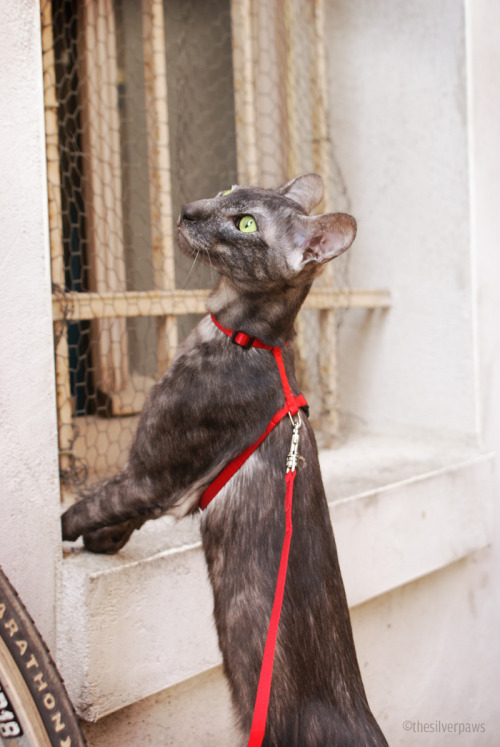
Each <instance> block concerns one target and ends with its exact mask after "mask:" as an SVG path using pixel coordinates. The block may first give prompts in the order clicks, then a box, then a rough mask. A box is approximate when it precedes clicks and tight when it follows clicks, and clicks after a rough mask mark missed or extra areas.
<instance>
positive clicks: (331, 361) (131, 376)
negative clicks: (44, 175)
mask: <svg viewBox="0 0 500 747" xmlns="http://www.w3.org/2000/svg"><path fill="white" fill-rule="evenodd" d="M321 8H322V6H321V3H320V2H318V0H316V1H315V2H313V0H232V1H231V0H213V1H212V2H210V3H206V2H204V1H203V0H164V1H163V2H162V1H161V0H142V2H140V0H42V1H41V12H42V37H43V38H42V46H43V63H44V88H45V103H46V135H47V162H48V188H49V218H50V237H51V258H52V281H53V308H54V320H55V343H56V384H57V402H58V416H59V444H60V460H61V475H62V478H63V483H64V484H65V485H66V486H67V487H69V488H72V487H77V486H79V485H81V484H83V483H85V482H86V481H88V480H93V479H96V478H97V477H101V476H104V475H107V474H109V473H110V472H112V471H114V470H116V469H117V468H119V467H121V466H122V465H123V464H124V462H125V460H126V456H127V451H128V447H129V445H130V442H131V439H132V437H133V433H134V430H135V427H136V425H137V419H138V413H139V412H140V410H141V407H142V404H143V402H144V399H145V397H146V395H147V392H148V391H149V389H150V387H151V386H152V384H153V382H154V381H155V380H156V379H157V378H158V376H159V375H161V373H162V372H163V370H164V369H165V367H166V366H167V365H168V364H169V362H170V361H171V360H172V357H173V355H174V353H175V349H176V347H177V344H178V342H179V340H181V339H182V338H183V337H184V336H185V335H186V334H187V332H188V331H189V329H190V328H191V327H192V326H193V324H194V323H195V321H196V320H197V318H199V314H200V313H202V312H203V310H204V298H205V296H206V293H207V289H209V288H211V287H212V286H213V285H214V283H215V281H216V278H215V277H213V275H212V273H211V272H210V269H209V268H206V267H204V266H202V265H201V264H199V263H197V264H195V265H194V266H193V264H192V260H189V259H188V258H186V257H184V256H183V255H181V254H180V252H178V251H176V249H175V217H176V216H177V214H178V213H179V210H180V207H181V205H182V204H183V203H184V202H187V201H191V200H195V199H198V198H201V197H205V196H207V195H212V194H216V193H217V192H219V191H220V190H221V189H223V188H225V187H227V186H230V185H232V184H235V183H254V184H259V185H261V186H264V187H276V186H278V185H280V184H281V183H284V182H285V181H287V180H288V179H289V178H291V177H292V176H295V175H296V174H298V173H302V172H306V171H316V172H319V173H321V174H322V175H323V177H324V179H325V185H326V191H325V205H326V207H327V208H328V209H347V208H349V205H348V204H346V202H345V200H343V198H342V193H343V190H342V184H341V181H339V180H340V176H339V174H338V173H331V171H330V168H331V164H334V163H335V162H334V160H333V159H332V158H331V154H330V152H329V147H330V146H329V137H328V131H327V130H328V128H327V120H326V108H325V98H326V88H325V86H326V82H325V64H324V56H323V51H324V44H323V39H322V28H323V25H322V24H323V19H322V15H321V12H322V11H321ZM334 196H336V199H335V200H334ZM320 207H322V206H320ZM340 275H341V276H342V281H343V282H342V283H341V285H342V286H345V278H344V277H343V273H340ZM336 277H337V278H338V277H339V273H338V272H337V273H336ZM337 282H338V281H337ZM333 284H334V279H333V275H332V273H331V271H327V272H326V273H325V275H324V276H323V279H322V280H321V281H320V285H319V292H318V294H317V297H315V296H314V293H313V295H312V298H313V301H312V302H310V303H309V306H310V307H311V308H309V309H306V310H305V311H303V312H302V315H301V321H300V324H299V335H298V348H299V361H298V362H299V376H300V379H301V380H302V382H303V385H304V386H303V389H304V391H305V393H306V395H307V397H308V399H309V401H310V404H311V406H312V408H311V409H312V412H313V413H315V418H314V419H315V420H316V425H319V426H320V427H321V431H322V433H323V434H324V435H325V437H326V438H327V439H331V437H332V436H333V435H334V434H335V431H336V427H337V422H336V408H337V393H336V389H335V381H336V351H335V317H334V314H333V301H332V296H331V295H328V294H327V295H326V296H325V292H324V291H325V290H328V289H330V290H331V289H332V288H333V287H334V286H333ZM322 289H323V296H322V295H321V290H322ZM314 298H316V301H314ZM321 298H323V300H322V301H321ZM318 299H319V300H318ZM325 299H326V300H325ZM337 301H338V298H337ZM337 305H339V304H338V303H337ZM340 305H342V304H340ZM320 338H321V341H322V344H321V346H319V344H318V343H319V339H320ZM313 417H314V416H313Z"/></svg>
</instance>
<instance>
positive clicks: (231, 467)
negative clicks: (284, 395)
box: [199, 394, 307, 510]
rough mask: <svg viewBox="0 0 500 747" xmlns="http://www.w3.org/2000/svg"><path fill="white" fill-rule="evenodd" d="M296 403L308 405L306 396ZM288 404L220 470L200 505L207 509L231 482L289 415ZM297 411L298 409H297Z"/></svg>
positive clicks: (302, 405)
mask: <svg viewBox="0 0 500 747" xmlns="http://www.w3.org/2000/svg"><path fill="white" fill-rule="evenodd" d="M294 399H295V403H296V405H297V406H298V407H306V405H307V401H306V398H305V397H304V396H303V395H302V394H299V395H298V397H295V398H294ZM289 411H290V410H289V408H288V405H283V407H282V408H281V409H280V410H278V412H277V413H276V414H275V415H274V416H273V418H272V419H271V422H270V423H269V425H268V426H267V428H266V430H265V431H264V433H262V434H261V435H260V436H259V438H258V439H257V441H255V443H253V444H251V445H250V446H248V447H247V448H246V449H245V450H244V451H242V452H241V454H238V456H237V457H235V458H234V459H233V461H232V462H229V464H227V465H226V466H225V467H224V469H223V470H222V472H219V474H218V475H217V477H216V478H215V480H214V481H213V482H212V483H211V484H210V485H209V486H208V488H207V489H206V490H205V491H204V492H203V493H202V496H201V498H200V503H199V506H200V508H201V509H202V510H203V509H205V508H206V507H207V506H208V504H209V503H210V501H212V500H213V499H214V498H215V496H216V495H217V493H218V492H219V491H220V490H222V488H223V487H224V485H225V484H226V483H227V482H229V480H230V479H231V477H232V476H233V475H234V474H236V472H237V471H238V470H239V468H240V467H241V466H242V465H243V464H244V463H245V462H246V460H247V459H248V458H249V457H250V456H251V455H252V454H253V452H254V451H255V450H256V449H257V447H258V446H260V444H261V443H262V441H264V439H265V438H267V436H268V435H269V434H270V433H271V431H272V430H273V428H275V427H276V426H277V425H278V423H279V422H280V421H281V420H283V418H284V417H285V415H288V413H289ZM295 412H297V409H296V410H295Z"/></svg>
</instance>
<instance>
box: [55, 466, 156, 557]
mask: <svg viewBox="0 0 500 747" xmlns="http://www.w3.org/2000/svg"><path fill="white" fill-rule="evenodd" d="M151 492H152V491H151V486H150V485H149V484H148V481H138V480H137V479H136V478H135V477H134V476H133V475H131V474H130V473H128V472H127V471H126V470H124V471H123V472H120V473H119V474H117V475H115V476H114V477H112V478H111V479H109V480H107V481H106V482H103V483H101V484H99V485H96V486H95V487H94V488H93V489H92V491H91V492H89V493H87V494H86V495H85V496H84V497H83V498H82V499H81V500H80V501H78V502H77V503H75V504H74V505H73V506H71V507H70V508H68V509H67V510H66V511H65V512H64V514H63V515H62V518H61V523H62V535H63V539H64V540H69V541H71V542H74V541H75V540H76V539H77V538H78V537H80V535H84V538H86V541H85V544H86V546H88V548H89V549H91V550H93V551H94V552H116V551H117V550H119V549H120V547H122V546H123V545H124V544H125V542H126V541H127V540H128V538H129V537H130V535H131V534H132V532H133V530H134V529H136V528H139V527H140V526H142V524H144V522H145V521H146V520H147V519H148V518H155V517H157V516H159V515H160V514H161V513H162V509H161V508H160V507H159V506H156V505H155V504H154V497H153V495H152V494H151ZM106 538H107V539H106ZM100 545H101V546H102V548H100V547H99V546H100ZM113 547H114V550H113V549H112V548H113Z"/></svg>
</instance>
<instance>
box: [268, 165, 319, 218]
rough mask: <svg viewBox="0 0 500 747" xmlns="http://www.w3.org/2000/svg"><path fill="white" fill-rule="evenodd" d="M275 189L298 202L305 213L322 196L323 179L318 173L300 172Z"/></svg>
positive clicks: (317, 202) (308, 211) (316, 203)
mask: <svg viewBox="0 0 500 747" xmlns="http://www.w3.org/2000/svg"><path fill="white" fill-rule="evenodd" d="M277 191H278V192H279V194H280V195H283V196H284V197H289V198H290V199H291V200H294V201H295V202H298V203H299V205H300V206H301V207H303V208H304V210H305V211H306V213H310V212H311V210H312V209H313V208H315V207H316V205H318V204H319V203H320V202H321V198H322V197H323V179H322V178H321V177H320V176H318V174H302V176H296V177H295V179H292V181H291V182H288V183H287V184H284V185H283V187H280V188H279V189H278V190H277Z"/></svg>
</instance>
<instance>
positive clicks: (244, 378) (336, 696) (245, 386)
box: [62, 174, 387, 747]
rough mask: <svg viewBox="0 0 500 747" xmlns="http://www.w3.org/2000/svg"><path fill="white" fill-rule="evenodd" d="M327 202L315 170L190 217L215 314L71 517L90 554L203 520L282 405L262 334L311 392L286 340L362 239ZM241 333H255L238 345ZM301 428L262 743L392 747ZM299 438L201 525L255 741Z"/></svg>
mask: <svg viewBox="0 0 500 747" xmlns="http://www.w3.org/2000/svg"><path fill="white" fill-rule="evenodd" d="M322 195H323V182H322V179H321V177H319V176H318V175H316V174H304V175H302V176H298V177H296V178H295V179H293V180H292V181H290V182H288V183H287V184H285V185H284V186H282V187H281V188H279V189H277V190H268V189H261V188H257V187H248V186H234V187H233V188H232V189H231V190H226V191H225V192H221V193H219V194H218V195H217V196H215V197H213V198H209V199H204V200H199V201H196V202H192V203H190V204H187V205H185V206H184V207H183V208H182V212H181V215H180V217H179V220H178V223H177V226H178V239H179V245H180V248H181V250H182V251H183V252H184V253H185V254H187V255H188V256H190V257H192V258H193V260H195V259H196V258H199V259H201V260H202V261H203V262H205V263H209V264H210V266H212V267H213V268H215V269H216V270H217V271H218V273H219V275H220V279H219V282H218V285H217V287H216V289H215V290H214V291H213V292H212V293H211V295H210V296H209V299H208V302H207V309H208V312H209V314H207V316H205V317H204V318H203V319H202V320H201V321H200V322H199V324H198V326H197V327H196V328H195V329H194V330H193V331H192V333H191V334H190V335H189V336H188V337H187V338H186V340H185V341H184V342H183V343H182V344H181V345H180V346H179V349H178V351H177V353H176V356H175V359H174V361H173V363H172V364H171V366H170V367H169V368H168V370H167V371H166V373H165V374H164V375H163V377H162V378H161V380H160V381H159V382H158V383H157V384H156V385H155V386H154V387H153V389H152V390H151V392H150V394H149V396H148V398H147V401H146V403H145V405H144V408H143V411H142V414H141V418H140V422H139V426H138V428H137V433H136V436H135V439H134V442H133V444H132V447H131V450H130V455H129V460H128V463H127V464H126V466H125V468H124V469H123V470H122V471H121V472H120V473H119V474H117V475H116V476H115V477H113V478H111V479H110V480H108V481H106V482H104V483H103V484H101V485H98V486H96V487H95V488H94V489H93V490H91V491H90V492H89V493H88V494H87V495H86V496H85V497H84V498H83V499H82V500H80V501H79V502H77V503H75V504H74V505H73V506H72V507H70V508H69V509H68V510H67V511H66V512H65V513H64V514H63V517H62V533H63V538H64V539H65V540H71V541H74V540H75V539H76V538H77V537H79V536H80V535H82V534H83V538H84V543H85V546H86V547H87V548H88V549H89V550H92V551H94V552H116V551H117V550H118V549H120V547H122V546H123V545H124V544H125V542H126V541H127V540H128V538H129V537H130V535H131V533H132V532H133V531H134V530H135V529H137V528H139V527H140V526H141V525H142V524H143V523H144V521H146V520H147V519H151V518H156V517H158V516H160V515H162V514H165V513H168V514H171V515H174V516H175V517H178V518H181V517H183V516H186V515H188V514H191V513H193V512H195V511H197V510H198V507H199V502H200V497H201V496H202V494H203V493H204V491H205V490H206V489H207V487H208V486H209V485H210V484H211V483H212V481H213V480H214V479H215V478H216V477H217V475H219V473H220V472H221V470H222V469H223V468H224V467H225V466H226V465H227V464H228V463H229V462H231V460H232V459H234V458H235V457H237V456H238V455H239V454H240V453H241V452H242V451H243V450H244V449H246V448H247V447H248V446H249V445H251V444H253V443H254V442H255V441H256V440H257V439H258V438H259V436H260V435H261V434H262V433H263V431H264V430H265V429H266V427H267V425H268V423H269V422H270V420H271V419H272V418H273V416H274V415H275V413H276V412H277V411H278V410H279V409H280V408H281V407H282V406H283V386H282V383H281V380H280V373H279V370H278V367H277V365H276V362H275V360H273V355H271V353H270V352H269V350H266V349H257V348H254V347H250V344H249V343H250V342H251V341H252V340H253V338H256V339H257V340H260V341H261V342H262V343H263V344H264V345H267V346H273V347H279V348H280V350H281V353H282V357H283V361H284V365H285V370H286V374H287V378H288V381H289V383H290V387H291V390H292V392H293V393H294V395H295V394H297V393H298V392H299V389H298V386H297V382H296V380H295V375H294V363H293V351H292V347H291V345H289V344H288V343H289V342H290V341H292V340H293V338H294V334H295V333H294V322H295V318H296V316H297V313H298V311H299V309H300V307H301V305H302V303H303V301H304V299H305V298H306V296H307V293H308V292H309V290H310V288H311V285H312V282H313V280H314V279H315V277H317V275H318V274H319V273H320V272H321V270H322V268H323V266H324V264H325V263H326V262H328V261H330V260H331V259H333V258H334V257H337V256H338V255H340V254H342V253H343V252H344V251H346V250H347V249H348V248H349V246H350V245H351V244H352V242H353V240H354V238H355V235H356V223H355V221H354V219H353V218H352V217H350V216H348V215H345V214H342V213H338V214H327V215H318V216H311V215H309V214H310V212H311V211H312V210H313V208H314V207H316V206H317V205H318V204H319V202H320V201H321V199H322ZM221 328H222V329H221ZM233 331H234V334H233V340H230V339H229V336H228V335H229V334H230V333H231V332H233ZM237 331H241V332H242V333H244V334H243V336H241V333H240V344H232V341H233V342H238V340H237V339H236V340H234V335H235V334H238V333H237ZM226 333H227V334H226ZM241 341H243V342H241ZM246 343H248V344H246ZM245 348H247V349H245ZM301 419H302V427H301V429H300V446H299V454H300V458H299V461H298V464H297V470H296V476H295V484H294V497H293V536H292V540H291V549H290V555H289V564H288V571H287V576H286V585H285V592H284V600H283V608H282V612H281V618H280V622H279V629H278V637H277V643H276V654H275V659H274V669H273V678H272V688H271V693H270V701H269V710H268V716H267V724H266V731H265V737H264V741H263V744H264V745H276V746H277V745H280V746H283V747H292V746H293V745H296V746H297V747H299V746H300V747H319V746H320V745H321V746H323V745H338V746H339V747H340V746H342V747H345V746H346V745H353V746H354V745H356V747H362V746H363V745H367V746H368V745H386V744H387V743H386V741H385V738H384V736H383V734H382V732H381V730H380V728H379V726H378V724H377V722H376V720H375V718H374V717H373V715H372V713H371V711H370V708H369V706H368V703H367V699H366V695H365V691H364V687H363V683H362V680H361V675H360V670H359V666H358V662H357V658H356V652H355V647H354V641H353V636H352V630H351V624H350V618H349V611H348V607H347V601H346V596H345V592H344V586H343V582H342V578H341V573H340V568H339V564H338V559H337V552H336V546H335V540H334V536H333V530H332V526H331V522H330V517H329V512H328V505H327V502H326V498H325V492H324V488H323V483H322V479H321V473H320V468H319V462H318V453H317V447H316V443H315V438H314V434H313V431H312V428H311V426H310V424H309V422H308V419H307V417H306V416H305V415H304V414H303V415H302V418H301ZM291 433H292V426H291V424H290V421H289V419H288V418H284V419H283V420H281V422H280V423H279V424H278V425H277V426H276V427H275V428H274V430H272V432H271V433H270V434H269V435H268V436H267V438H265V439H264V440H263V441H262V443H261V444H260V445H259V447H258V448H257V449H256V450H255V451H254V452H253V454H252V455H251V456H250V457H249V458H248V460H247V461H246V462H244V464H243V465H242V466H241V468H240V469H239V470H238V471H237V472H236V474H235V475H234V476H233V477H232V479H230V480H229V482H227V484H226V485H225V486H224V487H222V489H221V491H220V492H219V493H218V494H217V496H216V497H215V498H214V499H213V500H212V502H211V503H210V504H209V505H208V507H207V508H206V510H204V512H203V515H202V521H201V532H202V541H203V548H204V552H205V556H206V560H207V566H208V573H209V578H210V581H211V584H212V587H213V593H214V618H215V623H216V628H217V633H218V638H219V645H220V648H221V651H222V657H223V668H224V672H225V675H226V677H227V680H228V683H229V687H230V692H231V697H232V702H233V706H234V711H235V715H236V718H237V721H238V724H239V728H240V729H241V734H242V736H243V737H248V734H249V732H250V728H251V723H252V712H253V708H254V703H255V698H256V691H257V684H258V680H259V672H260V667H261V662H262V657H263V649H264V643H265V640H266V634H267V629H268V623H269V617H270V614H271V608H272V604H273V598H274V593H275V584H276V576H277V572H278V565H279V562H280V553H281V549H282V544H283V532H284V521H285V520H284V495H285V487H284V486H285V481H284V473H285V460H286V454H287V453H288V449H289V445H290V437H291Z"/></svg>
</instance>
